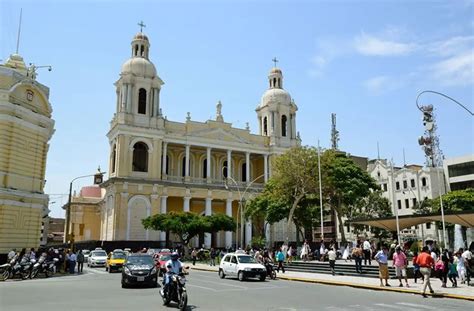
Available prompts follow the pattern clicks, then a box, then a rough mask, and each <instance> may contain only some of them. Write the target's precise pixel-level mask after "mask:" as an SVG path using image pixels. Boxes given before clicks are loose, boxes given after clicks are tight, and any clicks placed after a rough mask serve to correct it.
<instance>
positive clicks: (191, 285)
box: [187, 283, 217, 292]
mask: <svg viewBox="0 0 474 311" xmlns="http://www.w3.org/2000/svg"><path fill="white" fill-rule="evenodd" d="M187 287H197V288H202V289H207V290H210V291H211V292H217V290H216V289H214V288H210V287H205V286H199V285H194V284H190V283H188V285H187Z"/></svg>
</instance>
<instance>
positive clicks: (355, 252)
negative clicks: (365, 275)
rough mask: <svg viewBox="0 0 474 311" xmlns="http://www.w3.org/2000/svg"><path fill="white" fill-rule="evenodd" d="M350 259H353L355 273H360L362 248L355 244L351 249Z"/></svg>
mask: <svg viewBox="0 0 474 311" xmlns="http://www.w3.org/2000/svg"><path fill="white" fill-rule="evenodd" d="M351 256H352V258H354V261H355V267H356V272H357V273H362V257H363V256H364V255H363V252H362V248H361V247H360V244H357V245H356V246H355V247H354V248H353V249H352V255H351Z"/></svg>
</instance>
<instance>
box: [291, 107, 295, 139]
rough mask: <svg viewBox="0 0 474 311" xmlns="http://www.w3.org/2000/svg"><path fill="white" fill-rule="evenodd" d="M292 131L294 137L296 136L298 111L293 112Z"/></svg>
mask: <svg viewBox="0 0 474 311" xmlns="http://www.w3.org/2000/svg"><path fill="white" fill-rule="evenodd" d="M291 133H292V134H293V138H296V113H294V114H293V118H292V122H291Z"/></svg>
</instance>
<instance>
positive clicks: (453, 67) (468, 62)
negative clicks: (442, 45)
mask: <svg viewBox="0 0 474 311" xmlns="http://www.w3.org/2000/svg"><path fill="white" fill-rule="evenodd" d="M430 71H431V73H432V75H433V78H434V79H435V80H437V81H438V82H439V83H441V84H443V85H446V86H455V85H459V86H467V85H470V84H474V52H472V50H467V51H464V52H462V53H459V54H457V55H455V56H452V57H450V58H448V59H445V60H442V61H440V62H438V63H436V64H434V65H432V66H431V70H430Z"/></svg>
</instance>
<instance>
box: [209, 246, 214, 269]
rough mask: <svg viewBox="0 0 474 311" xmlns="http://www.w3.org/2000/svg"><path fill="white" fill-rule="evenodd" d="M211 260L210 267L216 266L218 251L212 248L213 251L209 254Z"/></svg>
mask: <svg viewBox="0 0 474 311" xmlns="http://www.w3.org/2000/svg"><path fill="white" fill-rule="evenodd" d="M209 258H210V259H211V261H210V266H215V265H216V250H215V249H214V248H211V251H210V253H209Z"/></svg>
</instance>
